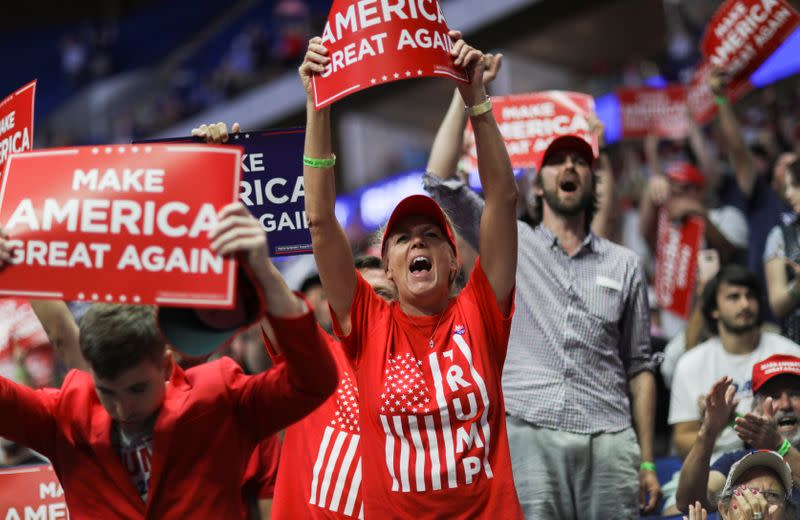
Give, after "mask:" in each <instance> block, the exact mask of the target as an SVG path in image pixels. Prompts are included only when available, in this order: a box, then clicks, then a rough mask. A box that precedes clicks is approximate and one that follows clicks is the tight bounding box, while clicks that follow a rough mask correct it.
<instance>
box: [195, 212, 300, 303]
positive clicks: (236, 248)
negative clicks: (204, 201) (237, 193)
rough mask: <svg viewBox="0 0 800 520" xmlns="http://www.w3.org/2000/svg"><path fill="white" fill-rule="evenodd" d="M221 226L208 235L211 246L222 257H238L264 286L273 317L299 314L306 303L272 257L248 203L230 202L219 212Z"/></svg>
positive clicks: (265, 238) (218, 224)
mask: <svg viewBox="0 0 800 520" xmlns="http://www.w3.org/2000/svg"><path fill="white" fill-rule="evenodd" d="M217 218H218V222H217V226H216V227H215V228H214V230H213V231H211V232H210V233H209V234H208V238H209V240H211V249H212V250H213V251H214V252H215V253H217V254H218V255H220V256H224V257H229V256H233V255H235V256H237V257H238V258H239V260H240V261H242V262H244V263H245V264H246V267H247V268H248V269H249V270H250V272H251V273H252V274H253V275H254V276H255V278H256V279H257V280H258V281H259V283H260V284H261V286H262V287H263V289H264V297H265V300H266V303H267V309H269V313H270V314H272V315H273V316H299V315H301V314H303V313H304V312H305V308H306V307H305V304H304V303H303V302H302V300H300V299H299V298H298V297H296V296H295V295H294V294H293V293H292V291H291V290H290V289H289V288H288V286H287V285H286V283H285V282H284V281H283V278H282V277H281V274H280V272H279V271H278V269H277V268H276V267H275V266H274V265H273V263H272V260H270V258H269V247H268V244H267V234H266V233H265V232H264V230H263V229H262V228H261V224H259V222H258V220H256V218H255V217H253V215H251V214H250V212H249V211H247V208H246V207H244V204H242V203H241V202H234V203H232V204H228V205H227V206H225V207H224V208H222V209H221V210H220V212H219V213H218V214H217Z"/></svg>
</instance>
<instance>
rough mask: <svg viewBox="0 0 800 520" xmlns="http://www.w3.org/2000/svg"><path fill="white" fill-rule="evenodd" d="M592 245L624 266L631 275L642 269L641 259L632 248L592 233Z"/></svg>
mask: <svg viewBox="0 0 800 520" xmlns="http://www.w3.org/2000/svg"><path fill="white" fill-rule="evenodd" d="M594 246H595V250H596V251H597V252H598V253H600V254H602V255H603V256H606V257H608V258H609V259H612V260H613V261H614V263H616V264H619V265H620V266H624V267H625V269H626V271H627V272H628V273H629V274H630V275H631V276H633V273H636V272H637V271H640V270H641V269H642V259H641V257H640V256H639V255H638V254H637V253H636V252H635V251H634V250H633V249H630V248H628V247H625V246H623V245H620V244H617V243H616V242H612V241H611V240H608V239H607V238H603V237H599V236H597V235H594Z"/></svg>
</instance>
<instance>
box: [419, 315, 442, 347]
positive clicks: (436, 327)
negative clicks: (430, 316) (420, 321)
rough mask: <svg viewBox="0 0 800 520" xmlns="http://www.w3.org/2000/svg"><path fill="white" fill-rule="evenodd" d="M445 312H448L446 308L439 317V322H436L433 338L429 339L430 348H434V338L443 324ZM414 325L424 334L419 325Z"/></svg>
mask: <svg viewBox="0 0 800 520" xmlns="http://www.w3.org/2000/svg"><path fill="white" fill-rule="evenodd" d="M445 311H447V309H446V308H445V309H444V310H443V311H442V313H441V314H440V315H439V321H437V322H436V326H435V327H434V328H433V332H432V333H431V337H430V338H428V348H433V337H434V336H435V335H436V331H437V329H438V328H439V325H440V324H441V323H442V318H444V313H445ZM414 325H416V327H417V329H419V331H420V332H422V329H420V327H419V325H417V324H416V323H415V324H414Z"/></svg>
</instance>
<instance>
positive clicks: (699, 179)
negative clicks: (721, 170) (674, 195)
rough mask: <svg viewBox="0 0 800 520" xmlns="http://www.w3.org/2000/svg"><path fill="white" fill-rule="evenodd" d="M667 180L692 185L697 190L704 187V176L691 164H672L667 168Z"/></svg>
mask: <svg viewBox="0 0 800 520" xmlns="http://www.w3.org/2000/svg"><path fill="white" fill-rule="evenodd" d="M666 173H667V178H668V179H669V180H671V181H675V182H681V183H684V184H693V185H695V186H697V187H698V188H702V187H703V186H705V185H706V176H705V175H703V172H701V171H700V170H699V169H697V167H695V166H694V165H693V164H691V163H688V162H683V161H678V162H674V163H672V164H671V165H669V167H668V168H667V172H666Z"/></svg>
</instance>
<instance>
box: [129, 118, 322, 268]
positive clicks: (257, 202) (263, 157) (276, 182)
mask: <svg viewBox="0 0 800 520" xmlns="http://www.w3.org/2000/svg"><path fill="white" fill-rule="evenodd" d="M305 135H306V132H305V129H304V128H289V129H281V130H267V131H263V132H246V133H245V132H242V133H239V134H231V136H230V140H229V141H228V142H227V143H226V144H230V145H237V146H242V147H244V153H243V154H242V185H241V192H240V193H239V197H240V198H241V200H242V202H243V203H244V205H245V206H247V209H249V210H250V213H252V214H253V216H255V217H256V218H257V219H258V220H259V222H261V227H263V228H264V231H266V232H267V234H268V239H269V250H270V255H271V256H289V255H300V254H308V253H311V232H310V231H309V229H308V220H307V218H306V212H305V190H304V186H303V144H304V142H305ZM198 141H199V140H198V139H197V138H194V137H175V138H166V139H154V140H149V141H139V142H149V143H163V142H171V143H186V142H198Z"/></svg>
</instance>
